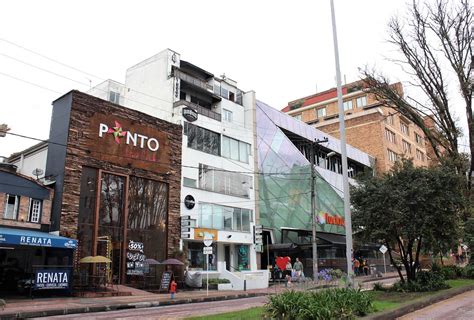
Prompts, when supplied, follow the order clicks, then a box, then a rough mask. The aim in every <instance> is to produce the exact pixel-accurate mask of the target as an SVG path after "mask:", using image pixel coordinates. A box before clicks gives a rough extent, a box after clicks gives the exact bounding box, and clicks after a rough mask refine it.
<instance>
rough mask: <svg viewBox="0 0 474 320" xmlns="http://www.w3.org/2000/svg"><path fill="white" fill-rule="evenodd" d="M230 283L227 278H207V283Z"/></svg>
mask: <svg viewBox="0 0 474 320" xmlns="http://www.w3.org/2000/svg"><path fill="white" fill-rule="evenodd" d="M220 283H230V281H229V280H228V279H221V278H213V279H209V284H220Z"/></svg>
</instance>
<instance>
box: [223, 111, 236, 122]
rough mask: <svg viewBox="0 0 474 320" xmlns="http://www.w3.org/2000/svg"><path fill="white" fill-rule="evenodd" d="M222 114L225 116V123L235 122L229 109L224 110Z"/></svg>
mask: <svg viewBox="0 0 474 320" xmlns="http://www.w3.org/2000/svg"><path fill="white" fill-rule="evenodd" d="M222 114H223V116H224V117H223V119H224V121H227V122H232V121H234V120H233V118H234V117H233V113H232V111H230V110H227V109H222Z"/></svg>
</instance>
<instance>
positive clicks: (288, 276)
mask: <svg viewBox="0 0 474 320" xmlns="http://www.w3.org/2000/svg"><path fill="white" fill-rule="evenodd" d="M287 258H288V260H287V261H288V262H287V263H286V267H285V278H286V281H287V282H288V284H291V271H292V270H293V266H292V265H291V258H290V257H287Z"/></svg>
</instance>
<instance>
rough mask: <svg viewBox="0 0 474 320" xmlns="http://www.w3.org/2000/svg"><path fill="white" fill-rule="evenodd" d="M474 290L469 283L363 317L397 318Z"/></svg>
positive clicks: (367, 319)
mask: <svg viewBox="0 0 474 320" xmlns="http://www.w3.org/2000/svg"><path fill="white" fill-rule="evenodd" d="M471 290H474V285H473V284H471V285H468V286H465V287H461V288H455V289H448V290H447V291H445V292H441V293H438V294H434V295H433V296H430V297H426V298H423V299H422V300H420V301H416V302H413V303H409V304H407V305H404V306H402V307H400V308H397V309H394V310H389V311H383V312H378V313H374V314H373V315H369V316H366V317H363V318H361V319H364V320H388V319H396V318H399V317H402V316H404V315H406V314H408V313H411V312H414V311H417V310H420V309H423V308H425V307H428V306H430V305H432V304H435V303H437V302H440V301H443V300H446V299H449V298H452V297H454V296H457V295H459V294H462V293H464V292H468V291H471Z"/></svg>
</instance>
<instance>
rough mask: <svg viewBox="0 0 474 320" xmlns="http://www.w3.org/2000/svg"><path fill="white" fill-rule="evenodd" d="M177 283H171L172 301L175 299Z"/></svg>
mask: <svg viewBox="0 0 474 320" xmlns="http://www.w3.org/2000/svg"><path fill="white" fill-rule="evenodd" d="M177 286H178V285H177V283H176V282H175V281H174V279H173V280H172V281H171V284H170V293H171V300H173V299H174V294H175V293H176V287H177Z"/></svg>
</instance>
